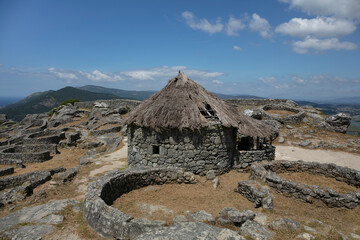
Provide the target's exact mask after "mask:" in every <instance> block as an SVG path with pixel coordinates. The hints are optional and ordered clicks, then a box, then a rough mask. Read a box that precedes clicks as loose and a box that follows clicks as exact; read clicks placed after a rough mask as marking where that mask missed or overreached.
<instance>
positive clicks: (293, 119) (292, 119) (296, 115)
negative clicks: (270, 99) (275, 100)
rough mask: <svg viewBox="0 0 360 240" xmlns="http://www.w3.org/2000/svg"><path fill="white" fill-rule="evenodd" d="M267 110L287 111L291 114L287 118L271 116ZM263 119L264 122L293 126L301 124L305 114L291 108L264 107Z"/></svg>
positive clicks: (280, 106)
mask: <svg viewBox="0 0 360 240" xmlns="http://www.w3.org/2000/svg"><path fill="white" fill-rule="evenodd" d="M269 110H280V111H287V112H291V113H293V114H291V115H289V116H284V117H283V116H276V115H273V114H269V113H268V112H266V111H269ZM262 114H263V118H264V119H266V120H276V121H278V122H280V123H282V124H293V123H299V122H301V121H302V120H303V119H304V117H305V112H304V111H301V110H300V109H297V108H293V107H290V106H286V105H266V106H264V107H263V108H262Z"/></svg>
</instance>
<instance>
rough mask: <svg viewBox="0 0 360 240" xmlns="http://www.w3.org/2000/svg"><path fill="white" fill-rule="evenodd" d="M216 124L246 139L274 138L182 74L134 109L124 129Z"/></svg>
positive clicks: (267, 131)
mask: <svg viewBox="0 0 360 240" xmlns="http://www.w3.org/2000/svg"><path fill="white" fill-rule="evenodd" d="M214 121H218V122H219V123H220V124H221V125H223V126H225V127H234V128H237V129H238V132H239V133H240V134H243V135H246V136H259V137H268V136H269V135H270V134H271V133H270V128H269V127H268V126H267V125H266V124H264V123H263V122H261V121H258V120H255V119H252V118H249V117H247V116H245V115H243V114H242V113H239V112H238V111H237V110H236V109H235V108H234V107H232V106H230V105H228V104H226V103H225V102H224V101H223V100H221V99H219V98H218V97H216V96H215V95H214V94H212V93H210V92H208V91H207V90H205V88H203V87H202V86H200V85H199V84H197V83H196V82H194V81H192V80H191V79H189V78H188V77H187V76H186V75H185V74H184V73H182V72H179V74H178V75H177V76H176V77H175V78H173V79H171V80H170V81H169V82H168V84H167V85H166V86H165V87H164V88H163V89H162V90H160V91H159V92H157V93H155V94H154V95H152V96H151V97H149V98H148V99H146V100H145V101H144V102H142V103H141V104H140V105H138V106H137V107H136V108H135V109H133V110H132V111H131V112H130V113H129V114H128V115H127V116H126V118H125V119H124V125H129V124H134V125H137V126H140V127H150V128H153V129H155V130H160V129H166V128H178V129H179V130H182V129H185V128H187V129H191V130H195V129H200V128H202V127H206V126H209V125H210V124H211V123H213V122H214Z"/></svg>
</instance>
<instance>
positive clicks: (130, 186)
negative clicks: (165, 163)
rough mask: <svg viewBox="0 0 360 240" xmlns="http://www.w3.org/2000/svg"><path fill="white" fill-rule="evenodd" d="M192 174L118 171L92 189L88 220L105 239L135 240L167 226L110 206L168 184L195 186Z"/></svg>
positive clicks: (88, 196)
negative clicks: (139, 191)
mask: <svg viewBox="0 0 360 240" xmlns="http://www.w3.org/2000/svg"><path fill="white" fill-rule="evenodd" d="M195 182H196V181H195V179H194V176H193V174H192V173H189V172H184V171H182V170H179V169H176V168H170V167H169V168H147V169H146V168H145V169H144V168H143V169H134V168H132V169H127V170H124V171H118V170H114V171H111V172H109V173H107V174H106V175H104V176H103V177H101V178H100V179H98V180H97V181H95V182H92V183H90V184H89V185H88V188H87V192H86V195H85V206H84V218H85V219H86V221H87V222H88V224H89V225H90V227H92V228H93V229H94V230H95V231H96V232H97V233H99V234H100V235H102V236H104V237H114V238H117V239H134V238H135V237H136V236H138V235H140V234H142V233H144V232H148V231H150V230H154V229H156V228H159V227H162V226H164V225H165V222H160V223H159V222H156V221H145V220H142V219H137V218H134V217H132V216H130V215H127V214H125V213H122V212H120V211H119V210H117V209H115V208H113V207H111V206H110V205H111V204H112V203H113V201H114V200H116V199H117V198H118V197H120V196H121V195H122V194H124V193H127V192H129V191H131V190H135V189H138V188H142V187H145V186H148V185H157V184H165V183H189V184H191V183H195Z"/></svg>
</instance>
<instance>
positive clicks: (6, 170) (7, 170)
mask: <svg viewBox="0 0 360 240" xmlns="http://www.w3.org/2000/svg"><path fill="white" fill-rule="evenodd" d="M13 173H14V168H13V167H7V168H3V169H0V177H2V176H6V175H10V174H13Z"/></svg>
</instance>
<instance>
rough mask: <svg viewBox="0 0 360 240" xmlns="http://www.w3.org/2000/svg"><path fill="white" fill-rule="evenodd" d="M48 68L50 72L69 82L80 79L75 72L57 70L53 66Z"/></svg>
mask: <svg viewBox="0 0 360 240" xmlns="http://www.w3.org/2000/svg"><path fill="white" fill-rule="evenodd" d="M48 70H49V72H51V73H53V74H55V75H56V76H57V77H59V78H61V79H65V80H67V81H68V82H71V81H72V80H77V79H78V77H77V76H76V75H75V74H74V73H71V72H66V71H64V70H57V69H55V68H53V67H51V68H49V69H48Z"/></svg>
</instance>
